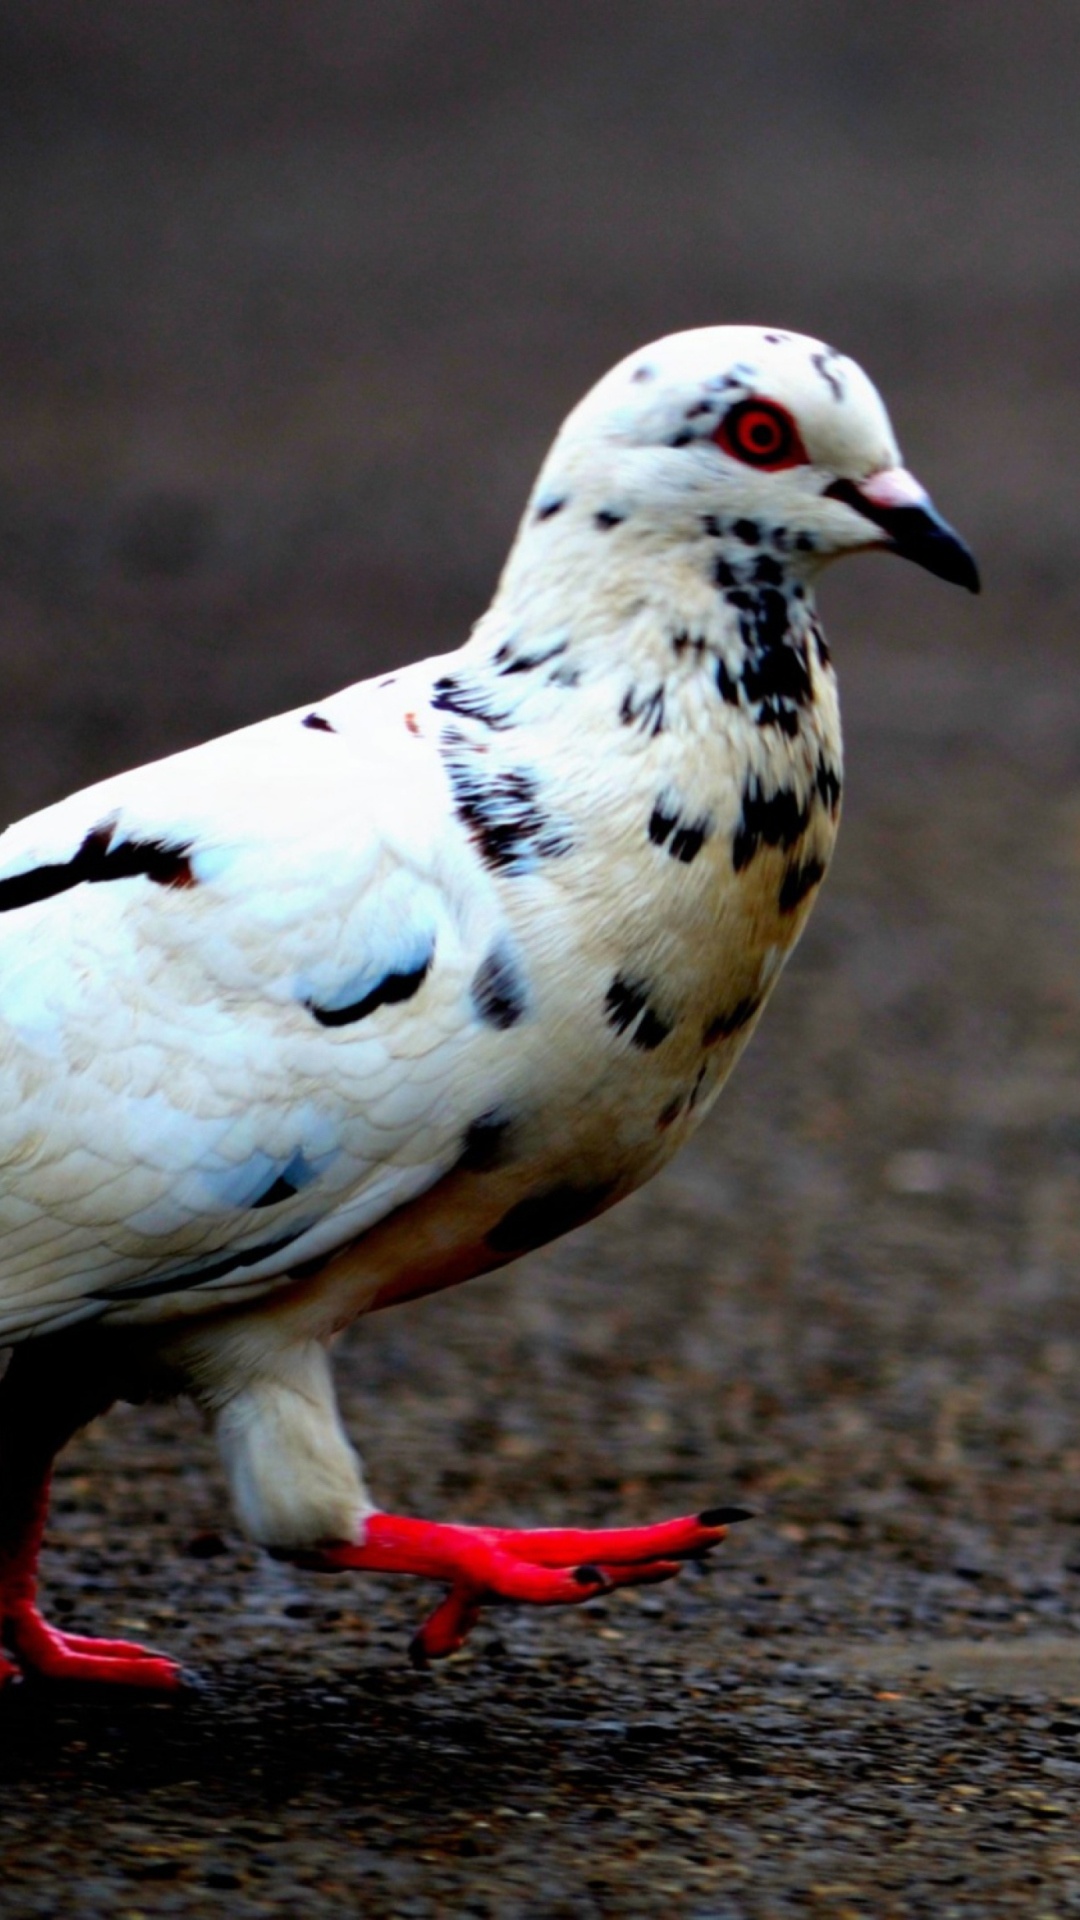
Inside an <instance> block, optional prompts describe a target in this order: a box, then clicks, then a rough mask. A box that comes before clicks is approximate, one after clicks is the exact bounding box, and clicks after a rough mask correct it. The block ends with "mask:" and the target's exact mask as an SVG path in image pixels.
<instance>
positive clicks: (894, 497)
mask: <svg viewBox="0 0 1080 1920" xmlns="http://www.w3.org/2000/svg"><path fill="white" fill-rule="evenodd" d="M575 490H578V492H579V497H580V495H581V494H584V496H585V497H586V498H587V500H588V503H589V506H590V509H591V511H592V512H593V513H594V514H596V515H597V516H598V517H599V518H600V520H601V524H603V520H604V517H605V516H606V517H607V519H608V521H609V522H610V524H611V525H613V526H614V525H617V524H619V523H620V522H621V521H622V520H629V519H631V518H632V517H634V516H637V515H640V516H644V517H645V518H646V519H647V520H650V521H651V522H652V523H653V524H654V525H655V527H656V529H657V531H659V532H661V535H662V532H663V529H664V527H665V525H670V529H671V531H672V532H675V531H676V529H677V528H680V527H685V526H687V525H688V524H689V522H690V521H691V520H692V519H694V518H695V517H701V516H713V517H722V516H728V517H730V518H740V519H742V520H744V521H756V522H758V523H760V525H761V526H762V528H764V529H768V530H769V531H770V532H771V534H772V536H773V538H774V539H776V537H777V533H778V531H780V530H782V534H783V544H784V545H785V546H786V547H787V549H788V551H789V552H791V553H792V555H793V556H794V555H800V556H803V557H804V559H805V565H806V567H807V569H808V570H809V571H813V570H814V569H815V568H816V567H817V566H818V565H820V564H821V563H822V562H824V561H827V560H831V559H834V558H835V557H837V556H838V555H840V554H843V553H852V552H857V551H859V550H860V549H862V548H867V547H879V548H884V549H886V550H887V551H889V552H891V553H897V554H900V555H902V556H903V557H904V558H905V559H908V560H914V561H915V562H916V563H917V564H918V565H919V566H922V567H926V568H927V569H928V571H929V572H931V573H935V574H938V575H940V577H941V578H942V579H943V580H952V581H955V582H957V584H959V585H960V586H965V587H968V588H969V589H970V590H971V591H972V592H973V593H977V592H978V590H979V576H978V571H977V569H976V566H975V562H974V559H973V558H972V555H971V553H970V552H969V551H968V548H967V547H966V546H965V545H964V543H963V541H962V540H961V539H960V537H959V535H958V534H956V533H955V532H954V531H953V529H952V528H951V527H950V526H948V524H947V523H946V522H945V521H944V520H943V519H942V518H941V516H940V514H939V513H938V512H937V510H936V508H935V507H934V505H933V503H932V501H931V499H930V496H929V495H928V494H927V492H926V491H925V489H924V488H923V487H922V486H921V485H920V484H919V482H918V481H917V480H916V479H915V477H914V475H912V474H911V473H909V472H908V470H907V468H906V467H904V466H903V464H902V462H901V458H900V452H899V449H898V447H897V444H896V440H895V437H894V435H893V431H892V427H891V426H890V423H889V418H888V415H887V413H886V411H885V408H884V406H883V404H882V401H881V398H880V396H879V394H878V392H877V390H876V388H875V387H874V386H873V384H872V382H871V381H870V380H869V379H868V378H867V376H866V374H865V373H864V372H863V371H862V368H861V367H859V366H857V365H856V363H855V362H854V361H853V360H848V359H847V358H845V356H844V355H843V354H840V353H837V352H836V351H835V349H834V348H832V347H827V346H825V345H823V343H822V342H821V341H820V340H811V339H808V338H807V337H806V336H805V335H803V334H797V333H786V332H781V331H779V330H773V329H769V328H766V327H703V328H699V329H697V330H695V331H694V332H691V333H677V334H671V335H669V336H668V338H667V339H664V340H659V341H657V342H656V343H655V344H654V345H652V346H648V347H643V348H641V349H640V350H639V351H638V352H637V353H632V354H630V355H629V357H628V358H627V359H625V360H623V361H622V362H620V364H619V365H618V366H617V367H615V368H613V369H612V371H611V372H610V373H608V374H606V375H605V376H604V378H603V379H602V380H601V381H600V382H599V383H598V384H597V385H596V386H595V387H593V389H592V390H591V392H589V393H588V394H586V396H585V398H584V399H583V400H582V401H581V402H580V404H579V405H578V406H577V407H575V409H574V411H573V412H572V413H571V414H570V416H569V418H568V420H567V421H566V423H565V425H564V426H563V428H562V431H561V432H560V434H559V436H558V438H557V440H556V442H555V445H554V447H553V448H552V451H551V453H550V455H549V457H548V459H547V461H546V462H545V465H544V468H543V470H542V472H541V475H540V479H539V482H538V483H537V488H536V491H535V493H534V495H533V501H532V515H533V517H536V518H540V519H543V518H544V517H545V516H546V515H550V514H553V513H554V512H555V511H557V510H558V509H559V508H560V507H561V506H562V505H563V504H564V503H567V504H568V503H569V500H570V497H571V496H572V495H573V493H574V491H575Z"/></svg>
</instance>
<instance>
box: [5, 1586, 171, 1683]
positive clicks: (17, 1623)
mask: <svg viewBox="0 0 1080 1920" xmlns="http://www.w3.org/2000/svg"><path fill="white" fill-rule="evenodd" d="M4 1640H5V1643H6V1645H7V1646H8V1648H9V1650H10V1651H11V1652H12V1653H13V1654H14V1655H15V1657H16V1659H17V1660H18V1661H19V1663H20V1666H18V1667H17V1666H15V1665H13V1663H12V1662H11V1661H10V1660H6V1659H5V1658H4V1657H3V1655H2V1654H0V1687H2V1686H3V1685H4V1684H5V1682H6V1681H8V1680H13V1679H15V1678H16V1677H17V1676H18V1674H19V1671H20V1667H21V1668H26V1669H29V1670H30V1671H31V1672H33V1673H36V1674H39V1675H40V1676H41V1677H42V1679H45V1680H92V1681H96V1682H99V1683H104V1684H107V1685H111V1686H119V1687H143V1688H145V1689H148V1690H152V1691H153V1692H155V1693H175V1691H176V1689H177V1688H178V1687H180V1686H182V1685H183V1679H182V1675H181V1670H180V1668H179V1667H178V1666H177V1664H176V1662H175V1661H174V1660H167V1659H165V1657H164V1656H163V1655H162V1654H159V1653H151V1652H150V1650H149V1649H148V1648H147V1647H140V1646H137V1645H136V1644H135V1643H134V1642H133V1641H130V1640H90V1639H87V1638H86V1636H85V1635H83V1634H81V1633H61V1632H60V1631H59V1629H58V1628H57V1627H50V1626H49V1624H48V1622H47V1621H45V1620H43V1619H42V1617H41V1615H40V1613H39V1612H38V1610H37V1608H36V1607H35V1606H33V1605H31V1604H30V1603H29V1602H20V1603H18V1604H17V1605H16V1606H15V1607H13V1608H12V1609H11V1610H10V1611H9V1612H8V1613H7V1615H6V1618H5V1620H4Z"/></svg>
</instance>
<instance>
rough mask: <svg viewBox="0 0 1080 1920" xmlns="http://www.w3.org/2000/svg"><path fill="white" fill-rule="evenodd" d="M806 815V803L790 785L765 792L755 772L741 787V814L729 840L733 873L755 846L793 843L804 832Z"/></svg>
mask: <svg viewBox="0 0 1080 1920" xmlns="http://www.w3.org/2000/svg"><path fill="white" fill-rule="evenodd" d="M809 819H810V807H809V804H806V805H804V804H803V803H802V801H800V799H799V796H798V794H797V793H796V792H795V791H794V789H793V788H792V787H779V788H777V791H776V792H775V793H770V794H768V795H765V794H763V793H762V791H761V788H760V786H759V784H758V780H757V776H756V774H751V775H750V777H749V779H748V780H747V782H746V785H745V786H744V787H743V794H742V814H741V817H740V820H739V824H738V826H737V827H736V829H735V838H734V839H733V841H732V843H731V863H732V866H733V867H734V869H735V872H736V873H741V872H742V870H743V868H744V867H748V866H749V864H750V862H751V860H752V859H753V858H754V855H755V854H756V853H757V851H758V848H759V847H762V846H766V847H780V848H782V849H784V850H785V851H786V850H787V849H788V848H789V847H793V846H794V845H795V843H796V841H797V840H800V839H801V838H802V836H803V834H804V833H805V832H806V828H807V825H808V822H809Z"/></svg>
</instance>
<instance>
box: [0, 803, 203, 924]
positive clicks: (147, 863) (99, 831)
mask: <svg viewBox="0 0 1080 1920" xmlns="http://www.w3.org/2000/svg"><path fill="white" fill-rule="evenodd" d="M115 832H116V826H115V824H113V823H110V824H108V825H105V826H101V827H95V828H93V830H92V831H91V832H90V833H88V834H87V836H86V838H85V840H84V841H83V842H82V844H81V846H80V847H79V849H78V852H77V853H74V854H72V856H71V859H70V860H62V861H57V862H55V863H53V862H49V863H47V864H46V865H43V866H40V867H31V868H30V870H29V871H28V872H27V873H15V874H11V875H9V877H8V878H7V879H6V880H0V913H10V912H11V911H12V910H13V909H14V908H16V907H27V906H32V905H33V904H34V903H35V902H36V901H38V900H48V899H51V898H52V896H53V895H54V894H57V893H67V892H68V890H69V889H70V888H71V887H77V886H81V885H82V884H83V882H87V883H88V884H90V885H91V886H93V885H96V884H98V883H99V882H100V881H104V880H136V879H143V880H152V881H153V883H154V885H155V886H158V887H176V888H180V887H193V886H194V885H195V884H196V883H195V875H194V873H193V872H192V868H191V860H190V854H191V843H190V842H189V841H176V842H169V841H166V840H116V841H114V838H113V836H114V834H115Z"/></svg>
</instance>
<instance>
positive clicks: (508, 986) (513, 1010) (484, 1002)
mask: <svg viewBox="0 0 1080 1920" xmlns="http://www.w3.org/2000/svg"><path fill="white" fill-rule="evenodd" d="M470 995H471V998H472V1003H473V1006H474V1008H475V1010H476V1013H477V1016H478V1018H479V1019H481V1020H483V1021H484V1023H485V1024H486V1025H487V1026H489V1027H499V1028H502V1029H505V1028H507V1027H514V1026H516V1025H517V1023H518V1021H519V1020H520V1019H521V1017H522V1015H523V1014H524V1012H525V1008H526V1004H527V994H526V989H525V982H524V980H523V979H522V977H521V972H520V970H519V968H518V966H517V964H516V963H515V961H514V959H513V958H512V956H511V955H510V953H509V952H508V951H507V949H506V947H504V946H498V947H493V948H492V950H491V952H490V953H489V954H488V956H487V959H486V960H484V961H482V962H481V964H480V966H479V967H478V968H477V970H476V974H475V976H474V978H473V983H472V987H471V989H470Z"/></svg>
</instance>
